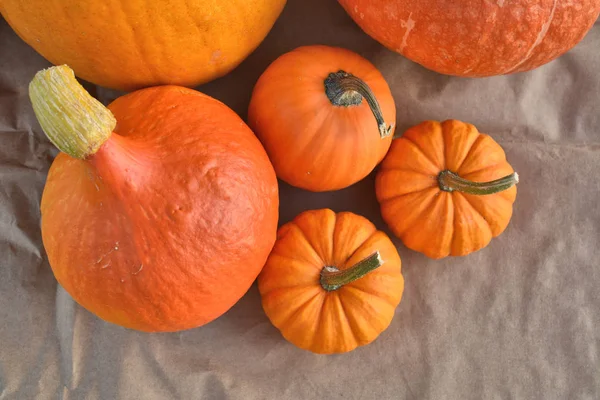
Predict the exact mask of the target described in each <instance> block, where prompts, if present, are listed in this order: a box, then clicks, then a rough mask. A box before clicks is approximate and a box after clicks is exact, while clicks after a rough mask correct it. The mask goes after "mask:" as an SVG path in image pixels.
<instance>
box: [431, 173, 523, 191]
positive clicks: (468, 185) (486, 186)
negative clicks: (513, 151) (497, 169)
mask: <svg viewBox="0 0 600 400" xmlns="http://www.w3.org/2000/svg"><path fill="white" fill-rule="evenodd" d="M438 183H439V185H440V189H441V190H443V191H446V192H453V191H455V190H457V191H459V192H463V193H467V194H476V195H486V194H494V193H498V192H502V191H504V190H507V189H510V188H511V187H513V186H515V185H516V184H517V183H519V175H518V174H517V173H516V172H514V173H512V174H510V175H507V176H505V177H504V178H500V179H496V180H494V181H491V182H472V181H469V180H467V179H463V178H461V177H460V176H458V175H457V174H455V173H454V172H451V171H448V170H445V171H442V172H440V174H439V175H438Z"/></svg>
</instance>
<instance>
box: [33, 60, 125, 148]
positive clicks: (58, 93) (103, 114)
mask: <svg viewBox="0 0 600 400" xmlns="http://www.w3.org/2000/svg"><path fill="white" fill-rule="evenodd" d="M29 97H30V99H31V104H32V105H33V110H34V112H35V115H36V117H37V119H38V121H39V122H40V125H41V127H42V129H43V130H44V133H45V134H46V136H48V139H50V141H51V142H52V143H54V145H55V146H56V147H57V148H58V149H59V150H60V151H62V152H64V153H67V154H68V155H70V156H71V157H74V158H79V159H85V158H87V157H88V156H90V155H92V154H94V153H96V152H97V151H98V149H99V148H100V146H102V144H103V143H104V142H106V140H108V138H109V137H110V135H111V134H112V131H113V129H114V128H115V126H116V125H117V121H116V120H115V117H114V116H113V115H112V113H111V112H110V111H109V110H108V109H107V108H106V107H104V106H103V105H102V103H100V102H99V101H98V100H96V99H94V98H93V97H92V96H90V94H89V93H88V92H87V91H86V90H85V89H84V88H83V87H82V86H81V85H80V84H79V82H77V79H75V74H74V73H73V70H71V68H69V67H67V66H66V65H62V66H59V67H52V68H48V69H46V70H43V71H40V72H38V73H37V74H36V75H35V77H34V78H33V80H32V81H31V83H30V84H29Z"/></svg>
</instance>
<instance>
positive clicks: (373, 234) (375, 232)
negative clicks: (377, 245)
mask: <svg viewBox="0 0 600 400" xmlns="http://www.w3.org/2000/svg"><path fill="white" fill-rule="evenodd" d="M377 232H379V231H378V230H377V228H375V230H374V231H373V233H371V234H370V235H369V236H368V237H367V238H366V239H365V241H364V242H362V243H361V244H359V245H358V247H357V248H356V249H354V251H353V252H352V254H350V255H349V256H348V257H347V258H346V259H345V260H344V262H343V266H344V269H346V268H350V267H352V265H350V266H349V265H346V264H347V263H348V260H350V259H351V258H352V257H354V255H355V254H356V253H357V252H358V251H359V250H360V249H362V248H363V247H364V245H365V243H368V242H369V240H371V239H372V238H373V236H375V235H376V234H377ZM335 267H336V268H339V267H340V266H339V265H336V266H335Z"/></svg>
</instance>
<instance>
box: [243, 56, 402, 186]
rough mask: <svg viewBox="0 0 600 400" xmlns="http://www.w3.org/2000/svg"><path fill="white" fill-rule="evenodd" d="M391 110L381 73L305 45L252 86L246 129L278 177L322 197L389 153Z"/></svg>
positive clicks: (365, 172)
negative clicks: (261, 148)
mask: <svg viewBox="0 0 600 400" xmlns="http://www.w3.org/2000/svg"><path fill="white" fill-rule="evenodd" d="M395 121H396V106H395V104H394V99H393V97H392V94H391V92H390V89H389V87H388V85H387V83H386V81H385V79H384V78H383V76H382V75H381V73H380V72H379V71H378V70H377V69H376V68H375V67H374V66H373V64H371V63H370V62H369V61H367V60H366V59H364V58H363V57H361V56H359V55H358V54H356V53H353V52H351V51H349V50H345V49H341V48H335V47H328V46H304V47H300V48H297V49H296V50H293V51H291V52H289V53H287V54H284V55H282V56H281V57H279V58H278V59H277V60H275V61H274V62H273V63H272V64H271V65H270V66H269V67H268V68H267V70H266V71H265V72H264V73H263V74H262V76H261V77H260V79H259V80H258V82H257V84H256V86H255V88H254V91H253V93H252V99H251V101H250V108H249V111H248V124H249V125H250V127H251V128H252V130H253V131H254V132H255V133H256V135H257V136H258V138H259V139H260V140H261V142H262V143H263V145H264V146H265V149H266V150H267V153H268V154H269V157H270V158H271V161H272V163H273V166H274V167H275V172H276V173H277V176H278V177H279V178H281V179H282V180H284V181H286V182H287V183H289V184H290V185H292V186H297V187H300V188H303V189H307V190H311V191H315V192H322V191H329V190H337V189H342V188H345V187H347V186H350V185H352V184H353V183H356V182H358V181H359V180H361V179H363V178H364V177H365V176H367V175H368V174H369V173H370V172H371V171H372V170H373V168H375V166H376V165H377V164H378V163H379V162H380V161H381V160H382V159H383V157H384V156H385V154H386V152H387V151H388V149H389V147H390V145H391V142H392V134H393V132H394V124H395Z"/></svg>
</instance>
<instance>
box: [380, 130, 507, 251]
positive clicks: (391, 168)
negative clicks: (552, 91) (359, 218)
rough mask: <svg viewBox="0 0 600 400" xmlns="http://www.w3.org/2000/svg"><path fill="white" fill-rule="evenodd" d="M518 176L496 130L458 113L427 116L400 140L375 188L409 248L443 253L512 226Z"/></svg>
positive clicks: (480, 242)
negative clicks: (484, 129)
mask: <svg viewBox="0 0 600 400" xmlns="http://www.w3.org/2000/svg"><path fill="white" fill-rule="evenodd" d="M517 182H518V175H517V174H516V173H515V172H514V170H513V168H512V167H511V166H510V164H509V163H508V162H507V161H506V156H505V154H504V150H502V148H501V147H500V145H498V143H496V142H495V141H494V140H493V139H492V138H491V137H490V136H488V135H485V134H481V133H479V132H478V131H477V128H475V127H474V126H473V125H470V124H466V123H463V122H460V121H456V120H449V121H445V122H442V123H439V122H436V121H426V122H423V123H421V124H419V125H417V126H415V127H413V128H411V129H409V130H407V131H406V132H405V133H404V135H403V136H402V137H400V138H398V139H396V140H394V143H393V144H392V148H391V149H390V152H389V153H388V155H387V156H386V158H385V160H384V161H383V162H382V163H381V169H380V170H379V171H378V173H377V179H376V191H377V199H378V200H379V202H380V203H381V213H382V215H383V219H384V220H385V221H386V222H387V224H388V225H389V227H390V229H391V230H392V232H393V233H394V234H395V235H396V236H398V237H399V238H400V239H402V241H403V242H404V244H405V245H406V247H408V248H410V249H413V250H416V251H419V252H421V253H424V254H425V255H427V256H429V257H431V258H442V257H446V256H449V255H452V256H464V255H467V254H469V253H472V252H474V251H477V250H479V249H481V248H483V247H485V246H487V245H488V243H489V242H490V240H491V239H492V238H493V237H496V236H498V235H500V234H501V233H502V232H503V231H504V230H505V229H506V227H507V225H508V223H509V221H510V218H511V215H512V205H513V203H514V201H515V198H516V195H517V189H516V187H515V185H516V183H517Z"/></svg>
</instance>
